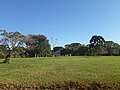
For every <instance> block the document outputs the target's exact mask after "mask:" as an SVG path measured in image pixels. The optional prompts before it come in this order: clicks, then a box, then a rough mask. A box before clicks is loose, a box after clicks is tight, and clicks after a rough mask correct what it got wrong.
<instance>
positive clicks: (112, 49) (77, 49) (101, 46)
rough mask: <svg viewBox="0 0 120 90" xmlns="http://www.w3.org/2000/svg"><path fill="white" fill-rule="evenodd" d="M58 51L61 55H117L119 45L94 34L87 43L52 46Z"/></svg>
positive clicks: (118, 53) (119, 51) (119, 52)
mask: <svg viewBox="0 0 120 90" xmlns="http://www.w3.org/2000/svg"><path fill="white" fill-rule="evenodd" d="M56 51H60V55H62V56H119V55H120V45H119V44H118V43H115V42H113V41H106V40H105V39H104V38H103V37H102V36H99V35H94V36H92V38H91V39H90V40H89V44H87V45H85V44H80V43H71V44H66V45H65V47H64V48H63V47H54V52H56Z"/></svg>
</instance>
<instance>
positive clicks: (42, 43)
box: [0, 30, 120, 63]
mask: <svg viewBox="0 0 120 90" xmlns="http://www.w3.org/2000/svg"><path fill="white" fill-rule="evenodd" d="M55 52H58V53H59V54H60V55H61V56H103V55H107V56H111V55H115V56H118V55H120V45H119V44H117V43H115V42H113V41H105V39H104V38H103V37H102V36H99V35H98V36H97V35H94V36H92V38H91V39H90V41H89V44H87V45H85V44H80V43H71V44H66V45H65V47H64V48H63V47H54V48H53V50H51V45H50V43H49V40H48V39H47V37H46V36H45V35H42V34H38V35H33V34H29V35H27V36H26V35H23V34H22V33H20V32H7V31H6V30H0V58H5V60H4V62H3V63H6V62H9V59H10V57H14V58H16V57H23V58H24V57H48V56H53V55H54V53H55Z"/></svg>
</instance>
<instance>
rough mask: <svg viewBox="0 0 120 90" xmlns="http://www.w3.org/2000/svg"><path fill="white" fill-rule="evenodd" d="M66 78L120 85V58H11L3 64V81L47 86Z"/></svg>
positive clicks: (67, 79)
mask: <svg viewBox="0 0 120 90" xmlns="http://www.w3.org/2000/svg"><path fill="white" fill-rule="evenodd" d="M0 62H2V60H0ZM64 81H66V82H67V81H73V82H79V83H92V82H99V83H102V84H108V85H109V84H116V85H117V84H118V85H120V57H117V56H116V57H114V56H108V57H107V56H103V57H100V56H98V57H92V56H90V57H89V56H85V57H44V58H12V59H11V61H10V64H0V83H12V84H33V83H39V84H41V85H44V84H51V83H63V82H64Z"/></svg>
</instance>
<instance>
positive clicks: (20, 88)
mask: <svg viewBox="0 0 120 90" xmlns="http://www.w3.org/2000/svg"><path fill="white" fill-rule="evenodd" d="M0 90H120V84H117V85H115V84H113V85H104V84H100V83H95V82H93V83H90V84H80V83H78V82H71V81H70V82H64V83H63V84H52V85H47V84H45V85H40V84H32V85H15V84H2V83H1V84H0Z"/></svg>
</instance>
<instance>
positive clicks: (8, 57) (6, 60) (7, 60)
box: [3, 50, 11, 63]
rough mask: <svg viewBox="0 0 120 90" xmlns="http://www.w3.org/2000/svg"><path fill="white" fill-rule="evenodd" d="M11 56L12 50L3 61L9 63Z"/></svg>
mask: <svg viewBox="0 0 120 90" xmlns="http://www.w3.org/2000/svg"><path fill="white" fill-rule="evenodd" d="M10 56H11V50H9V51H8V53H7V55H6V57H5V60H4V61H3V63H9V61H10Z"/></svg>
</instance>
